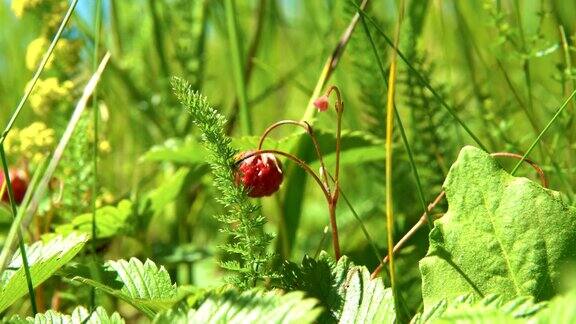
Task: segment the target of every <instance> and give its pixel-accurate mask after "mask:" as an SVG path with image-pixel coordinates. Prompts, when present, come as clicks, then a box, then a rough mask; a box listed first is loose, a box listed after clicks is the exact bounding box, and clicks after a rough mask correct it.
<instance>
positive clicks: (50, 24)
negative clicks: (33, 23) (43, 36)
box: [11, 0, 68, 31]
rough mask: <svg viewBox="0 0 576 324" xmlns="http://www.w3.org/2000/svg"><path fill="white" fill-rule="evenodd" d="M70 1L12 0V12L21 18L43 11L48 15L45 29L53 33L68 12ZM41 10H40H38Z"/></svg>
mask: <svg viewBox="0 0 576 324" xmlns="http://www.w3.org/2000/svg"><path fill="white" fill-rule="evenodd" d="M67 6H68V1H63V0H12V6H11V7H12V11H13V12H14V14H15V15H16V17H18V18H21V17H22V16H23V15H24V13H26V12H30V11H40V10H41V11H42V14H46V13H47V15H46V19H45V21H44V23H45V24H44V28H45V29H46V30H47V31H53V29H54V28H56V27H58V25H59V24H60V21H62V17H63V15H64V13H65V12H66V8H67ZM37 9H39V10H37Z"/></svg>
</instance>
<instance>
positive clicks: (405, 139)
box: [361, 17, 434, 229]
mask: <svg viewBox="0 0 576 324" xmlns="http://www.w3.org/2000/svg"><path fill="white" fill-rule="evenodd" d="M361 21H362V27H364V32H365V33H366V36H367V37H368V41H369V42H370V46H371V47H372V52H373V54H374V57H375V58H376V62H377V63H378V69H379V70H380V74H381V75H382V79H383V80H384V82H386V86H387V87H388V80H387V79H386V72H384V64H383V63H382V60H381V59H380V53H378V49H377V48H376V44H375V43H374V39H373V38H372V34H371V33H370V30H369V29H368V25H367V24H366V20H365V19H364V17H362V19H361ZM394 115H395V117H396V121H397V122H398V128H399V129H400V135H401V136H402V142H403V143H404V147H405V148H406V152H407V153H408V160H409V161H410V167H411V168H412V173H413V174H414V180H415V181H416V189H417V191H418V198H419V199H420V204H421V205H422V210H423V211H424V212H426V202H425V199H424V190H423V189H422V182H421V181H420V175H419V173H418V168H417V167H416V162H415V161H414V154H413V153H412V148H411V147H410V143H409V142H408V137H407V136H406V131H405V130H404V125H403V124H402V119H401V118H400V113H399V112H398V110H397V109H396V107H394ZM428 226H429V227H430V229H432V227H433V226H434V225H433V222H432V219H428Z"/></svg>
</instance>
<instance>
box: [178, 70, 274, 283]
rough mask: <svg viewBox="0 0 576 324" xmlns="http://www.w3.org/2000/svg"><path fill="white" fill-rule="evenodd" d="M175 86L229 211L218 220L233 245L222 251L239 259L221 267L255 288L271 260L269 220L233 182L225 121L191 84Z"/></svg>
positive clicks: (232, 162)
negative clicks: (199, 137) (268, 231)
mask: <svg viewBox="0 0 576 324" xmlns="http://www.w3.org/2000/svg"><path fill="white" fill-rule="evenodd" d="M172 86H173V87H174V92H175V94H176V96H177V97H178V99H179V100H180V102H181V103H182V105H184V107H186V109H187V110H188V112H189V113H190V115H191V116H192V121H193V123H194V124H195V125H196V126H197V127H198V128H199V129H200V131H201V133H202V143H203V144H204V146H205V147H206V150H207V151H208V152H209V164H210V167H211V168H212V173H213V176H214V185H215V187H216V188H217V189H218V190H219V191H220V192H221V196H220V198H219V201H220V202H221V203H222V204H223V205H224V206H226V207H227V209H228V213H227V214H226V215H222V216H219V217H218V218H219V220H220V221H221V222H222V223H223V224H224V225H225V226H224V228H222V229H221V230H222V231H223V232H224V233H227V234H230V235H232V237H233V238H234V243H228V244H226V245H224V246H222V248H223V249H224V250H225V251H226V252H229V253H231V254H233V255H235V256H238V258H239V259H233V260H230V261H224V262H222V263H221V265H222V267H224V268H226V269H228V270H232V271H234V272H236V274H237V277H236V278H235V279H234V283H235V284H237V285H239V286H240V287H247V286H253V285H255V284H256V283H257V281H259V280H260V279H262V278H263V276H264V275H265V274H266V271H267V266H268V265H267V263H268V261H269V259H270V255H269V254H268V253H267V252H266V249H267V247H268V245H269V243H270V241H271V240H272V236H271V235H270V234H267V233H265V232H264V224H265V223H266V219H265V218H264V217H262V215H260V214H259V213H258V207H256V206H255V205H254V204H253V203H251V202H250V201H249V200H248V198H247V196H246V194H245V192H244V191H243V189H242V188H241V187H239V186H236V184H235V182H234V170H235V160H234V157H235V155H236V153H237V152H236V150H234V149H233V148H232V146H231V140H230V138H229V137H228V136H226V134H225V133H224V129H225V125H226V119H225V118H224V117H223V116H222V115H220V114H219V113H218V112H216V111H215V110H214V109H213V108H212V107H210V105H209V104H208V101H207V100H206V98H205V97H203V96H202V95H200V94H199V93H198V92H195V91H193V90H192V88H191V86H190V84H189V83H188V82H186V81H184V80H182V79H178V78H174V79H172Z"/></svg>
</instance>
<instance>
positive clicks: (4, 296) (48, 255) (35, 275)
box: [0, 233, 88, 312]
mask: <svg viewBox="0 0 576 324" xmlns="http://www.w3.org/2000/svg"><path fill="white" fill-rule="evenodd" d="M87 240H88V238H87V236H85V235H83V234H78V233H71V234H70V235H68V236H65V237H63V236H57V237H54V238H52V239H51V240H49V241H48V242H45V243H44V242H41V241H39V242H35V243H34V244H32V245H30V246H27V247H26V255H27V256H28V264H29V266H30V274H31V277H32V284H33V286H34V287H36V286H38V285H40V284H41V283H43V282H44V281H46V280H47V279H48V278H50V277H51V276H52V275H53V274H54V273H55V272H56V271H57V270H58V269H60V268H61V267H62V266H64V265H65V264H66V263H68V262H69V261H70V260H72V258H73V257H74V256H75V255H76V254H78V252H80V250H81V249H82V247H83V246H84V243H86V241H87ZM0 287H1V288H0V312H2V311H3V310H5V309H6V308H7V307H8V306H10V305H11V304H12V303H14V302H15V301H17V300H18V298H20V297H22V296H24V295H25V294H26V293H28V289H27V287H26V278H25V275H24V268H23V267H22V257H21V255H20V253H19V252H17V253H15V254H14V257H13V258H12V261H11V262H10V263H9V265H8V269H7V270H4V271H3V272H2V273H1V274H0Z"/></svg>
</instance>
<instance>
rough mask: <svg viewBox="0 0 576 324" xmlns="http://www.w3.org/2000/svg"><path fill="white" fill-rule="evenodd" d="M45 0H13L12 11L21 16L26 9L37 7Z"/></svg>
mask: <svg viewBox="0 0 576 324" xmlns="http://www.w3.org/2000/svg"><path fill="white" fill-rule="evenodd" d="M42 1H43V0H12V6H11V7H12V11H13V12H14V14H15V15H16V17H18V18H21V17H22V15H23V14H24V11H29V10H32V9H34V8H36V7H37V6H38V5H39V4H40V3H42Z"/></svg>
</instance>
